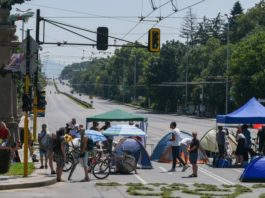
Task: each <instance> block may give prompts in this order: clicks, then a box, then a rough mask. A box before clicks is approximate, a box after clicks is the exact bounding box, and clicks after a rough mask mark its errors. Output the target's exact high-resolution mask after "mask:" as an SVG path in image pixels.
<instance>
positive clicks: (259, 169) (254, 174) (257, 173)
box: [240, 157, 265, 182]
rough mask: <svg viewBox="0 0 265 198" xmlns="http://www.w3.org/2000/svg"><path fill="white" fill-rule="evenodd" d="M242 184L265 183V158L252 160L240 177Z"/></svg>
mask: <svg viewBox="0 0 265 198" xmlns="http://www.w3.org/2000/svg"><path fill="white" fill-rule="evenodd" d="M240 181H242V182H265V157H258V158H256V159H254V160H252V161H251V162H250V163H249V165H248V166H247V167H246V168H245V170H244V172H243V173H242V175H241V176H240Z"/></svg>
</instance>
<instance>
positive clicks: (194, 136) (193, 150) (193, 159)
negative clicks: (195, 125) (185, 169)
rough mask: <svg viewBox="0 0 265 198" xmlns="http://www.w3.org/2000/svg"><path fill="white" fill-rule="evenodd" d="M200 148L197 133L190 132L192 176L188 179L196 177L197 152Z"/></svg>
mask: <svg viewBox="0 0 265 198" xmlns="http://www.w3.org/2000/svg"><path fill="white" fill-rule="evenodd" d="M199 148H200V142H199V140H198V139H197V132H192V140H191V143H190V149H189V153H190V163H191V165H192V174H191V175H190V176H189V177H198V165H197V160H198V150H199Z"/></svg>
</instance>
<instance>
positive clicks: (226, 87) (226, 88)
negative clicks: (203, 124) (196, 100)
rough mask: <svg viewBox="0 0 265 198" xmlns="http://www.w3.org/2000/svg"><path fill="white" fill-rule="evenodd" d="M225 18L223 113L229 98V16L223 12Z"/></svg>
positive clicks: (226, 111)
mask: <svg viewBox="0 0 265 198" xmlns="http://www.w3.org/2000/svg"><path fill="white" fill-rule="evenodd" d="M225 16H226V18H227V43H226V45H227V48H226V79H225V114H227V113H228V100H229V93H228V90H229V87H228V86H229V84H228V80H229V79H228V68H229V26H230V21H229V20H230V18H229V16H228V15H227V14H225Z"/></svg>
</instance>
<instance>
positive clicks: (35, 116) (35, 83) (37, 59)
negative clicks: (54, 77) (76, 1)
mask: <svg viewBox="0 0 265 198" xmlns="http://www.w3.org/2000/svg"><path fill="white" fill-rule="evenodd" d="M39 21H40V10H39V9H37V17H36V35H35V39H36V42H37V44H39V29H40V23H39ZM38 52H39V50H37V54H36V55H37V56H36V57H37V58H36V62H37V70H36V72H35V81H34V99H33V114H34V117H33V140H34V142H36V141H37V114H38V112H37V106H38V97H37V90H38V80H39V79H38V71H39V53H38Z"/></svg>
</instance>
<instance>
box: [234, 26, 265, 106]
mask: <svg viewBox="0 0 265 198" xmlns="http://www.w3.org/2000/svg"><path fill="white" fill-rule="evenodd" d="M264 46H265V31H264V29H261V30H259V31H257V32H255V33H253V34H252V35H250V36H249V37H247V38H246V39H244V40H242V41H241V42H239V43H238V44H236V45H235V47H234V49H233V54H232V58H231V70H230V72H231V73H230V75H231V76H233V78H232V83H233V87H232V90H233V92H232V96H233V98H234V100H235V102H236V104H237V105H241V104H243V103H245V102H246V101H247V100H248V99H250V98H251V97H253V96H255V97H257V98H264V97H265V92H264V90H263V89H262V88H263V87H264V86H265V47H264Z"/></svg>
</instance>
